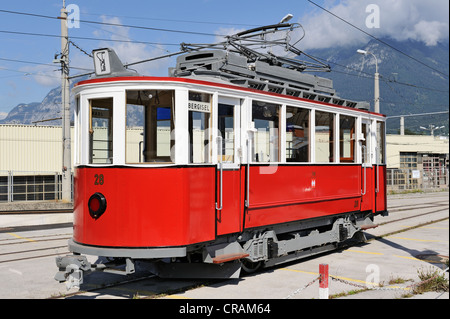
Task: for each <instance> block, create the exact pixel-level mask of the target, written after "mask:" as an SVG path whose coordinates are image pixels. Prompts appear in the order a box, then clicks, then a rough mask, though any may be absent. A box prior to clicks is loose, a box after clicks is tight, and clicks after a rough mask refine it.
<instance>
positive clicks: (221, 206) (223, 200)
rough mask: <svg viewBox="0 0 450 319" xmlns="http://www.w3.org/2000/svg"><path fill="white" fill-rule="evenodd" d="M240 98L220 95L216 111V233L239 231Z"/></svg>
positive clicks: (241, 184)
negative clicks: (221, 96)
mask: <svg viewBox="0 0 450 319" xmlns="http://www.w3.org/2000/svg"><path fill="white" fill-rule="evenodd" d="M239 127H240V100H239V99H232V98H220V97H219V103H218V110H217V136H218V137H217V174H216V235H217V236H220V235H224V234H229V233H235V232H239V231H240V227H241V224H242V211H243V200H244V199H243V198H242V196H243V192H242V190H243V187H244V185H243V183H244V182H245V180H244V176H245V175H244V172H242V170H241V165H240V156H239V154H238V149H239V143H240V130H239Z"/></svg>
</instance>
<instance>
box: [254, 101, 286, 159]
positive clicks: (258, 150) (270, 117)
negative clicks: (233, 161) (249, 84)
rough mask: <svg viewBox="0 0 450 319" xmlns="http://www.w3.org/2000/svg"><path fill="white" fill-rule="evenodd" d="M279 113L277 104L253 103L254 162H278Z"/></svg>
mask: <svg viewBox="0 0 450 319" xmlns="http://www.w3.org/2000/svg"><path fill="white" fill-rule="evenodd" d="M279 112H280V106H279V105H277V104H272V103H266V102H260V101H253V104H252V119H253V122H254V123H255V129H256V130H257V131H256V132H255V135H254V136H255V138H254V140H253V145H252V149H253V151H252V153H253V159H252V160H253V161H254V162H260V163H261V162H262V163H267V162H278V161H279V145H280V143H279Z"/></svg>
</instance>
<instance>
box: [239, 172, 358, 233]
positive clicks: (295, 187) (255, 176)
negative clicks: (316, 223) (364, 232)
mask: <svg viewBox="0 0 450 319" xmlns="http://www.w3.org/2000/svg"><path fill="white" fill-rule="evenodd" d="M270 169H273V170H274V171H273V173H271V174H269V172H270ZM275 170H276V171H275ZM360 209H361V166H360V165H305V166H290V165H286V166H282V165H280V166H278V167H270V166H252V167H251V168H250V207H249V209H248V212H247V215H246V222H245V227H246V228H251V227H259V226H264V225H270V224H279V223H285V222H290V221H296V220H303V219H309V218H315V217H321V216H327V215H335V214H340V213H347V212H354V211H359V210H360Z"/></svg>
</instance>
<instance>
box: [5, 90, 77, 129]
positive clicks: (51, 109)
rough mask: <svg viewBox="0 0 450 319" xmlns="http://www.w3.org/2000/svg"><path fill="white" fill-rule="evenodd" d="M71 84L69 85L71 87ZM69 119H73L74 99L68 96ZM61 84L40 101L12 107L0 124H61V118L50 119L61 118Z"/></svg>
mask: <svg viewBox="0 0 450 319" xmlns="http://www.w3.org/2000/svg"><path fill="white" fill-rule="evenodd" d="M72 87H73V85H72V86H71V89H72ZM70 98H71V99H70V100H71V101H70V106H71V117H70V118H71V119H73V105H74V99H73V96H72V94H71V96H70ZM61 112H62V110H61V86H59V87H57V88H54V89H52V90H51V91H50V92H49V93H48V94H47V96H46V97H45V98H44V99H43V100H42V102H33V103H29V104H23V103H21V104H19V105H17V106H16V107H14V108H13V109H12V110H11V111H10V112H9V113H8V115H7V116H6V118H5V119H3V120H0V124H33V123H35V122H37V124H39V125H61V120H60V119H58V120H51V119H55V118H61V114H62V113H61ZM48 120H51V121H48Z"/></svg>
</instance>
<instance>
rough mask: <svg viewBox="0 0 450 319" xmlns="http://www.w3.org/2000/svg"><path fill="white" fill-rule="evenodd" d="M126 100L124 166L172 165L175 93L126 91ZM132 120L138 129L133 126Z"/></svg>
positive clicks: (164, 91) (154, 90) (140, 90)
mask: <svg viewBox="0 0 450 319" xmlns="http://www.w3.org/2000/svg"><path fill="white" fill-rule="evenodd" d="M125 96H126V97H125V100H126V110H125V114H126V120H125V152H126V158H125V161H126V163H127V164H159V163H169V164H170V163H174V159H173V158H172V157H171V150H172V149H173V147H174V145H175V141H174V140H173V139H172V138H171V133H172V131H173V130H174V126H175V124H174V114H175V91H174V90H158V89H138V90H126V92H125ZM133 109H134V110H133ZM133 117H134V119H133ZM132 119H133V120H134V121H135V123H137V124H138V125H132V124H133V123H131V120H132ZM136 121H137V122H136ZM140 121H142V122H140ZM164 128H169V130H167V129H164ZM136 154H137V155H136Z"/></svg>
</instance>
